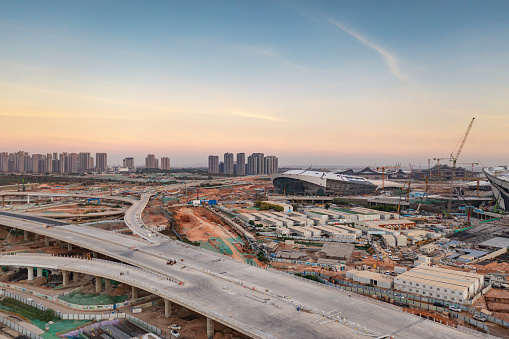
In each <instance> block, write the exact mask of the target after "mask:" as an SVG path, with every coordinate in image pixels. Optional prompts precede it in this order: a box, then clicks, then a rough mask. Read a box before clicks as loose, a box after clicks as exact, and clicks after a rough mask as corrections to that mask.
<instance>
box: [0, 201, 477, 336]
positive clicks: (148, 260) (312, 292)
mask: <svg viewBox="0 0 509 339" xmlns="http://www.w3.org/2000/svg"><path fill="white" fill-rule="evenodd" d="M48 195H49V194H48ZM150 195H151V193H147V194H145V195H143V196H142V198H141V199H140V200H136V199H130V200H131V203H132V206H131V208H130V209H129V210H128V212H127V213H126V217H125V218H126V219H125V221H126V224H127V226H128V227H129V228H131V230H132V231H133V233H135V234H138V235H139V236H141V238H135V237H131V236H125V235H121V234H118V233H114V232H108V231H104V230H101V229H97V228H92V227H87V226H78V225H71V224H66V223H64V222H60V221H54V220H50V219H46V218H40V217H34V216H30V215H27V214H18V213H11V212H0V225H3V226H7V227H11V228H17V229H20V230H23V231H25V237H26V238H28V237H29V236H30V235H31V234H32V233H33V234H38V235H43V236H45V237H46V245H49V240H50V239H57V240H59V241H62V242H65V243H68V244H69V245H68V246H69V247H72V246H73V245H75V246H79V247H82V248H86V249H88V250H91V251H93V252H95V253H100V254H102V255H103V256H105V257H107V258H112V259H116V260H118V261H120V262H121V263H122V264H119V263H114V262H112V261H109V260H85V259H78V258H65V257H46V256H34V255H20V254H17V255H2V256H0V265H2V266H6V265H7V266H19V267H40V268H45V267H46V268H48V267H49V268H57V269H60V270H62V272H63V273H64V272H79V273H84V274H90V275H94V276H97V277H104V278H106V279H112V280H116V281H120V282H123V283H126V284H128V285H131V286H133V294H134V292H135V291H137V290H135V289H143V290H146V291H148V292H150V293H153V294H155V295H158V296H160V297H162V298H163V299H164V300H165V306H166V312H168V309H169V303H171V302H174V303H178V304H179V305H182V306H184V307H186V308H189V309H191V310H193V311H195V312H197V313H199V314H202V315H204V316H206V317H207V325H208V326H207V335H208V336H209V337H212V335H213V333H214V330H213V324H214V322H215V321H216V322H219V323H222V324H224V325H226V326H228V327H231V328H233V329H235V330H237V331H239V332H241V333H244V334H246V335H248V336H250V337H253V338H288V337H292V338H338V337H341V338H365V337H366V336H373V337H377V336H379V337H380V336H383V335H393V336H395V337H396V338H470V337H472V338H474V337H476V336H475V335H473V334H468V333H465V332H462V331H459V330H458V329H454V328H450V327H447V326H445V325H441V324H439V323H435V322H432V321H428V320H424V319H422V318H419V317H416V316H413V315H412V314H409V313H405V312H402V309H401V308H399V307H396V306H393V305H390V304H384V303H381V302H375V301H374V300H370V299H369V298H361V297H360V296H359V295H356V294H353V293H348V292H345V291H342V290H340V289H335V288H330V287H327V286H325V285H323V284H319V283H314V282H311V281H309V280H303V279H300V278H298V277H294V276H291V275H289V274H286V273H282V272H279V271H276V270H272V269H261V268H259V267H254V266H250V265H247V264H244V263H241V262H238V261H235V260H233V259H231V258H230V257H227V256H223V255H219V254H217V253H213V252H210V251H207V250H202V249H198V248H196V247H193V246H190V245H187V244H185V243H181V242H178V241H175V240H172V239H170V238H168V237H165V236H162V235H160V234H158V233H154V232H151V231H148V230H147V229H146V228H145V227H144V226H143V222H142V221H141V217H140V215H141V212H142V211H143V209H144V208H145V206H146V204H147V202H148V199H149V198H150ZM101 198H105V197H102V196H101ZM108 198H111V199H114V198H116V197H108ZM121 199H124V198H119V199H118V200H121ZM172 258H174V259H176V260H177V263H176V264H175V265H167V262H168V260H170V259H172ZM38 271H40V270H38ZM66 274H68V273H64V283H65V275H66ZM31 276H32V278H33V271H32V275H31ZM29 278H30V270H29ZM97 280H98V279H96V281H97ZM96 288H97V286H96ZM99 288H100V287H99ZM297 310H300V311H297ZM166 315H167V316H168V314H167V313H166Z"/></svg>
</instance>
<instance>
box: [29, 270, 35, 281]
mask: <svg viewBox="0 0 509 339" xmlns="http://www.w3.org/2000/svg"><path fill="white" fill-rule="evenodd" d="M27 269H28V280H29V281H32V280H34V268H33V267H27Z"/></svg>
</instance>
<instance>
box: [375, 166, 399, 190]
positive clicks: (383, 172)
mask: <svg viewBox="0 0 509 339" xmlns="http://www.w3.org/2000/svg"><path fill="white" fill-rule="evenodd" d="M393 168H399V167H398V166H381V167H377V168H376V169H377V170H382V191H385V170H386V169H393Z"/></svg>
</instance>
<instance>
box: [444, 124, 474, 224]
mask: <svg viewBox="0 0 509 339" xmlns="http://www.w3.org/2000/svg"><path fill="white" fill-rule="evenodd" d="M474 120H475V118H472V120H470V123H469V124H468V127H467V130H466V131H465V134H464V135H463V137H462V138H461V139H460V142H459V143H458V145H456V147H457V148H458V151H457V152H456V155H453V153H454V150H453V151H452V153H451V159H450V160H451V161H452V168H451V179H454V178H455V177H456V162H457V161H458V158H459V156H460V154H461V151H462V150H463V146H465V142H466V141H467V138H468V135H469V134H470V130H471V129H472V125H473V124H474ZM458 146H459V147H458ZM455 149H456V148H455ZM451 205H452V196H451V198H450V199H449V203H448V205H447V215H450V214H451Z"/></svg>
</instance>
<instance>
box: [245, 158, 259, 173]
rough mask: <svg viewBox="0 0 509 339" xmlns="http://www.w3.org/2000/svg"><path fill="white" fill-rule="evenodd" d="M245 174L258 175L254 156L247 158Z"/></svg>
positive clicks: (256, 160) (256, 161)
mask: <svg viewBox="0 0 509 339" xmlns="http://www.w3.org/2000/svg"><path fill="white" fill-rule="evenodd" d="M247 174H250V175H256V174H258V158H257V157H256V156H255V155H254V154H251V155H250V156H248V157H247Z"/></svg>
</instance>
